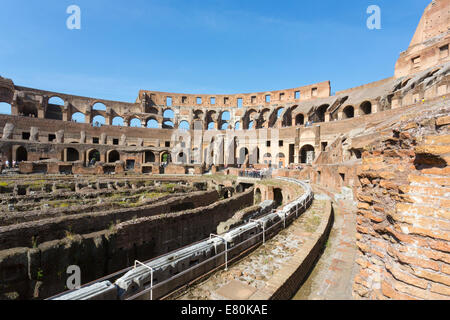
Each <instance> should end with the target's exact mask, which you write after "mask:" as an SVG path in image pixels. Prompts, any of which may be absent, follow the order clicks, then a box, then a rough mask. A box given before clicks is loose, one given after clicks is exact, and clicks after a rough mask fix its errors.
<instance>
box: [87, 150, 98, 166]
mask: <svg viewBox="0 0 450 320" xmlns="http://www.w3.org/2000/svg"><path fill="white" fill-rule="evenodd" d="M87 159H88V163H89V165H94V164H95V163H96V162H99V161H100V152H99V151H98V150H95V149H93V150H91V151H89V153H88V156H87Z"/></svg>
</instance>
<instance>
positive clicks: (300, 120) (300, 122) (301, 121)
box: [295, 113, 305, 126]
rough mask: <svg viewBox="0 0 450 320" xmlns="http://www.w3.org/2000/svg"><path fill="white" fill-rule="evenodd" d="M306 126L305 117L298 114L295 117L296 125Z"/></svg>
mask: <svg viewBox="0 0 450 320" xmlns="http://www.w3.org/2000/svg"><path fill="white" fill-rule="evenodd" d="M304 124H305V116H304V115H303V114H301V113H300V114H298V115H296V116H295V125H296V126H302V125H304Z"/></svg>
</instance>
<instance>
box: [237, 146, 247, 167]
mask: <svg viewBox="0 0 450 320" xmlns="http://www.w3.org/2000/svg"><path fill="white" fill-rule="evenodd" d="M247 156H248V149H247V148H241V150H239V159H238V164H241V165H243V164H248V159H247Z"/></svg>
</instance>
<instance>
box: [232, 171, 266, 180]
mask: <svg viewBox="0 0 450 320" xmlns="http://www.w3.org/2000/svg"><path fill="white" fill-rule="evenodd" d="M269 176H270V170H269V169H266V168H264V169H261V170H256V169H253V168H250V169H247V170H241V171H239V177H246V178H253V179H264V178H267V177H269Z"/></svg>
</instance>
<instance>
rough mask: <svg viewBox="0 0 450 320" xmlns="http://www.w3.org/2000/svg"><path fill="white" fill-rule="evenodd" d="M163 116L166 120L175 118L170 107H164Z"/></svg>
mask: <svg viewBox="0 0 450 320" xmlns="http://www.w3.org/2000/svg"><path fill="white" fill-rule="evenodd" d="M163 118H164V120H166V119H174V118H175V113H174V112H173V110H172V109H171V108H166V109H164V111H163Z"/></svg>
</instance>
